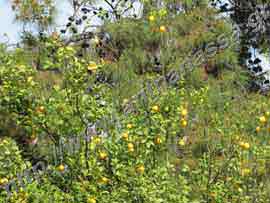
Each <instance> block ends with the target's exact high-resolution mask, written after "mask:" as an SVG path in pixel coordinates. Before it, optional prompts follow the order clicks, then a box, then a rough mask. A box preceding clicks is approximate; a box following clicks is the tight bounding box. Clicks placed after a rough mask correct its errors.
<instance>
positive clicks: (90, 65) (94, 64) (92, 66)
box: [87, 62, 98, 72]
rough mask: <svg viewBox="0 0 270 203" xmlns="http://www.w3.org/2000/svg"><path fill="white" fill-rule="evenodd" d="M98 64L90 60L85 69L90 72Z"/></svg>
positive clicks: (93, 70)
mask: <svg viewBox="0 0 270 203" xmlns="http://www.w3.org/2000/svg"><path fill="white" fill-rule="evenodd" d="M97 68H98V66H97V64H96V63H95V62H90V63H89V65H88V67H87V70H89V71H91V72H96V70H97Z"/></svg>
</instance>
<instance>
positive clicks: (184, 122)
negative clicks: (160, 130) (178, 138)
mask: <svg viewBox="0 0 270 203" xmlns="http://www.w3.org/2000/svg"><path fill="white" fill-rule="evenodd" d="M181 126H182V127H183V128H185V127H186V126H187V121H186V120H185V119H182V120H181Z"/></svg>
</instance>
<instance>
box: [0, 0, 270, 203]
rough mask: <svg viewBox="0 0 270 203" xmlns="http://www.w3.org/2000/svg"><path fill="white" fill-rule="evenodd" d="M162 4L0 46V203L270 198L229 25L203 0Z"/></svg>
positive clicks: (262, 119)
mask: <svg viewBox="0 0 270 203" xmlns="http://www.w3.org/2000/svg"><path fill="white" fill-rule="evenodd" d="M89 2H90V1H89ZM89 2H88V3H89ZM91 2H92V1H91ZM165 2H166V4H165V5H164V6H163V7H162V8H158V7H157V6H156V5H155V4H154V1H144V3H145V7H144V12H143V15H142V18H140V19H138V18H133V17H130V16H129V17H126V18H124V17H122V16H120V17H119V18H117V20H116V21H112V20H111V21H110V20H107V21H105V24H104V25H103V26H102V27H101V28H100V29H97V30H95V31H94V32H93V38H92V39H91V40H88V41H87V40H81V41H83V42H81V41H80V42H77V43H70V44H68V43H66V41H65V39H64V37H62V36H60V35H59V34H57V33H54V34H49V33H44V34H43V36H42V38H40V37H35V36H31V37H33V38H31V39H32V41H31V42H32V43H28V44H27V43H25V41H23V43H25V44H23V45H24V46H22V47H21V48H16V49H13V50H8V49H7V48H6V46H5V45H2V46H1V51H0V129H1V130H0V135H1V138H0V186H1V188H0V202H14V203H15V202H16V203H17V202H25V203H26V202H44V203H45V202H46V203H47V202H49V203H50V202H52V203H53V202H57V203H58V202H74V203H75V202H76V203H78V202H82V203H84V202H87V203H108V202H112V203H143V202H145V203H199V202H200V203H210V202H216V203H223V202H231V203H236V202H239V203H245V202H246V203H249V202H256V203H265V202H268V201H269V197H270V196H269V191H270V190H269V187H270V184H269V183H270V182H269V167H270V165H269V157H268V156H269V153H270V147H269V144H270V142H269V141H270V140H269V134H270V125H269V119H270V110H269V108H270V103H269V99H268V96H265V95H264V96H263V95H260V94H258V93H256V92H250V91H249V90H248V89H247V86H248V83H249V81H250V76H249V74H248V73H247V71H246V69H244V68H243V67H242V66H240V65H239V64H238V59H239V53H238V52H237V50H238V49H239V47H237V46H239V43H236V42H235V40H236V39H235V38H234V35H233V34H232V33H233V31H232V26H231V25H230V24H229V23H228V22H227V21H225V20H224V19H222V18H216V15H217V10H215V9H213V8H210V7H209V6H207V2H206V1H198V2H197V3H196V2H195V1H189V0H187V1H181V2H183V5H184V9H185V12H169V8H167V7H168V5H169V3H172V2H173V1H165ZM32 3H33V2H32ZM50 3H51V1H48V4H50ZM18 5H19V4H18ZM26 5H28V6H30V4H26ZM82 5H83V4H82ZM123 6H125V5H124V4H123ZM21 9H25V8H24V7H21ZM20 11H21V12H22V11H23V10H20ZM102 11H103V13H104V12H105V11H104V10H102ZM41 12H42V11H41ZM39 14H40V13H39ZM104 33H107V34H108V35H109V37H108V39H107V40H104V38H106V37H104ZM102 36H103V38H102ZM105 36H106V35H105ZM71 37H74V36H71ZM86 41H87V43H89V46H90V47H82V43H86ZM28 42H29V41H28ZM36 46H38V50H36V49H35V48H36ZM94 124H96V125H94ZM74 137H75V138H78V139H73V138H74ZM74 140H77V141H78V143H76V142H75V141H74ZM37 163H44V165H45V166H46V170H44V169H43V170H42V171H38V169H37ZM27 169H28V170H27ZM27 171H28V172H29V171H30V175H27ZM12 181H13V183H14V184H13V186H12V187H11V188H10V190H8V189H7V188H8V187H7V185H8V184H10V183H11V182H12ZM15 185H17V186H18V187H17V191H16V187H15Z"/></svg>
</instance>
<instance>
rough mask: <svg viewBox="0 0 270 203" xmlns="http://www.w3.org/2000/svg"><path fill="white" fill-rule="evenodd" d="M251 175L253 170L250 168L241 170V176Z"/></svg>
mask: <svg viewBox="0 0 270 203" xmlns="http://www.w3.org/2000/svg"><path fill="white" fill-rule="evenodd" d="M250 173H251V170H250V169H249V168H244V169H242V170H241V175H242V176H247V175H249V174H250Z"/></svg>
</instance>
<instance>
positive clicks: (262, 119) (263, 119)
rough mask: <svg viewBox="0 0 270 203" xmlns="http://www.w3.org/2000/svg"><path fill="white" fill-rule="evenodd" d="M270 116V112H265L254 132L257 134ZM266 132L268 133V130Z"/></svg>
mask: <svg viewBox="0 0 270 203" xmlns="http://www.w3.org/2000/svg"><path fill="white" fill-rule="evenodd" d="M269 116H270V112H269V111H267V112H266V113H265V115H262V116H261V117H260V118H259V121H260V125H259V126H257V127H256V132H257V133H259V132H260V131H261V129H262V127H263V126H265V124H266V122H267V118H268V117H269ZM268 132H270V128H268Z"/></svg>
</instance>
